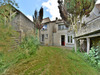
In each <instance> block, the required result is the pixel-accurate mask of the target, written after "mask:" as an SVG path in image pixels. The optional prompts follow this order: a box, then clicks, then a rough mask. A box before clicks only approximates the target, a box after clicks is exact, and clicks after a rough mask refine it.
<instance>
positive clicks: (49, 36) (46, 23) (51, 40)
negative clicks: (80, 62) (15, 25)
mask: <svg viewBox="0 0 100 75" xmlns="http://www.w3.org/2000/svg"><path fill="white" fill-rule="evenodd" d="M42 23H43V28H42V29H41V31H40V32H41V33H40V34H41V43H42V44H43V45H50V46H66V47H71V48H72V47H73V46H74V39H73V37H74V33H73V32H72V31H70V32H69V31H68V28H67V27H66V26H65V25H64V22H63V21H62V20H59V19H56V20H54V21H50V19H49V18H45V19H43V22H42Z"/></svg>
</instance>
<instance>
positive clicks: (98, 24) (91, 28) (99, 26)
mask: <svg viewBox="0 0 100 75" xmlns="http://www.w3.org/2000/svg"><path fill="white" fill-rule="evenodd" d="M98 30H100V17H98V18H96V19H93V20H91V21H90V22H88V23H87V24H86V25H85V26H83V27H82V28H80V29H79V30H78V32H77V33H76V37H78V36H82V35H86V34H89V33H92V32H95V31H98Z"/></svg>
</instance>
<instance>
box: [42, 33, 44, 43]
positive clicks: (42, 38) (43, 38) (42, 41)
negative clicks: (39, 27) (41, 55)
mask: <svg viewBox="0 0 100 75" xmlns="http://www.w3.org/2000/svg"><path fill="white" fill-rule="evenodd" d="M43 41H44V34H42V42H43Z"/></svg>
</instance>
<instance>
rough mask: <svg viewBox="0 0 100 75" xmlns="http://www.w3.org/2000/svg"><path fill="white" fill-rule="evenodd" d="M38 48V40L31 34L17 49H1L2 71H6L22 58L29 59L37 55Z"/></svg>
mask: <svg viewBox="0 0 100 75" xmlns="http://www.w3.org/2000/svg"><path fill="white" fill-rule="evenodd" d="M38 48H39V42H38V40H37V39H36V38H34V37H32V36H31V37H26V38H25V39H24V40H23V42H22V43H21V45H20V46H19V47H18V48H17V49H16V50H12V51H7V50H6V51H0V73H2V72H4V71H5V70H6V69H7V68H8V67H10V66H11V65H13V64H16V63H18V62H20V61H21V60H22V59H28V58H30V57H31V56H33V55H35V53H36V50H37V49H38Z"/></svg>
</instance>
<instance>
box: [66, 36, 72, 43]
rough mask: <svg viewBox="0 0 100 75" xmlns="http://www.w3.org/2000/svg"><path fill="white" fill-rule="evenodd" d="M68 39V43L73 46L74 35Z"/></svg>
mask: <svg viewBox="0 0 100 75" xmlns="http://www.w3.org/2000/svg"><path fill="white" fill-rule="evenodd" d="M67 38H68V39H67V41H68V43H69V44H73V36H72V35H68V37H67Z"/></svg>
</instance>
